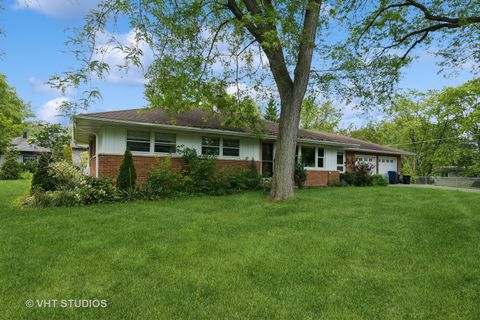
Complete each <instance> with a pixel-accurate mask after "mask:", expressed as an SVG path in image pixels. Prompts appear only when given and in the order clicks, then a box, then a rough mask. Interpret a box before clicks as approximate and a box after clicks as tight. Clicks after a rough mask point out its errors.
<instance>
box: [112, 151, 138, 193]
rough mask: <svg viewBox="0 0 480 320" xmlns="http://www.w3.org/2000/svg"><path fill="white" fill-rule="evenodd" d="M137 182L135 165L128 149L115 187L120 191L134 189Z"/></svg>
mask: <svg viewBox="0 0 480 320" xmlns="http://www.w3.org/2000/svg"><path fill="white" fill-rule="evenodd" d="M136 180H137V173H136V171H135V165H134V164H133V157H132V153H131V152H130V150H129V149H127V150H125V153H124V155H123V159H122V163H121V164H120V170H119V171H118V176H117V181H116V182H117V186H118V187H119V188H120V189H122V190H129V189H135V182H136Z"/></svg>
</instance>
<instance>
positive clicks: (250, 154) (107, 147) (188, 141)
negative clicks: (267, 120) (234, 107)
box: [98, 126, 260, 160]
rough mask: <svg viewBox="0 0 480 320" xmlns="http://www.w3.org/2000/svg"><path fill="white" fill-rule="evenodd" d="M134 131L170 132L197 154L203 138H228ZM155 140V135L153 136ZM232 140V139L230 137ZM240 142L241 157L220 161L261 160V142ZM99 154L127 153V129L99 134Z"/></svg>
mask: <svg viewBox="0 0 480 320" xmlns="http://www.w3.org/2000/svg"><path fill="white" fill-rule="evenodd" d="M131 129H134V130H145V131H149V132H152V133H153V132H170V133H174V134H175V135H176V144H177V147H178V146H181V145H183V146H185V147H188V148H194V149H195V150H197V153H198V154H200V153H201V151H202V137H203V136H208V137H220V138H221V137H227V136H222V135H212V134H202V133H196V132H175V131H168V130H167V131H166V130H156V129H150V128H138V127H137V128H135V127H132V128H131ZM151 136H152V139H153V134H152V135H151ZM230 138H231V137H230ZM239 140H240V156H239V157H222V156H220V157H219V159H238V160H245V159H249V160H250V159H252V158H253V159H255V160H260V141H259V140H258V139H252V138H239ZM98 141H99V142H98V153H99V154H115V155H121V154H123V153H124V152H125V149H126V147H127V128H125V127H113V126H105V127H103V128H102V130H101V131H100V132H99V134H98ZM133 154H141V155H147V156H148V155H150V156H161V155H162V154H159V153H153V152H133Z"/></svg>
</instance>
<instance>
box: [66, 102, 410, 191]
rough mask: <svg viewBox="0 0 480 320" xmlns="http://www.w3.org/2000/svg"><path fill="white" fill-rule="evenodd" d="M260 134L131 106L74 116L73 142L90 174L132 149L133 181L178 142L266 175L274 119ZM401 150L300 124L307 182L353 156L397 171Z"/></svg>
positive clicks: (195, 114) (108, 168) (341, 168)
mask: <svg viewBox="0 0 480 320" xmlns="http://www.w3.org/2000/svg"><path fill="white" fill-rule="evenodd" d="M263 124H264V127H265V128H264V129H265V130H263V132H264V133H263V134H261V135H258V134H255V133H253V132H251V131H250V130H249V129H244V128H236V127H231V126H225V125H222V121H221V116H219V115H216V116H211V115H209V114H207V113H205V112H203V111H200V110H198V109H195V110H192V111H189V112H185V113H181V114H179V115H177V116H176V117H174V118H172V117H170V116H169V115H168V114H167V113H165V112H164V111H163V110H160V109H147V110H141V109H133V110H121V111H110V112H98V113H88V114H80V115H77V116H75V117H74V120H73V125H74V130H73V132H74V141H75V142H76V143H83V144H89V146H90V148H89V150H90V151H89V164H90V175H92V176H96V177H109V178H112V179H115V178H116V176H117V174H118V170H119V167H120V163H121V161H122V157H123V154H124V152H125V150H126V148H127V147H128V148H129V149H130V150H131V152H132V154H133V161H134V165H135V168H136V172H137V183H138V184H142V183H144V182H145V181H146V179H147V174H148V170H149V168H151V167H153V166H154V165H155V164H156V162H157V161H156V158H162V157H168V156H171V157H172V159H173V160H172V163H173V165H174V166H176V167H181V165H182V159H181V158H180V157H179V156H178V155H177V154H176V153H175V152H176V148H177V147H178V146H180V145H183V146H185V147H190V148H195V149H196V150H197V152H198V153H199V154H206V153H213V154H216V155H218V159H217V168H218V169H219V168H222V167H225V166H237V167H248V166H249V165H250V163H251V160H252V159H253V160H254V161H255V163H256V165H257V167H258V169H259V170H260V171H261V173H262V175H264V176H270V175H272V173H273V170H275V164H274V162H273V159H274V154H275V140H276V136H277V132H278V124H276V123H273V122H269V121H264V122H263ZM404 154H408V153H407V152H405V151H402V150H398V149H394V148H390V147H386V146H382V145H378V144H374V143H371V142H367V141H362V140H358V139H354V138H350V137H346V136H341V135H336V134H331V133H324V132H315V131H310V130H303V129H300V130H299V132H298V146H297V156H301V158H302V160H303V161H305V164H306V169H307V181H306V186H326V185H328V184H329V182H331V181H333V180H337V179H339V175H340V173H341V172H345V171H348V170H352V167H353V165H352V164H353V163H354V162H355V161H361V162H368V163H371V164H372V165H373V166H374V168H373V170H372V171H373V173H379V174H386V173H387V172H388V171H396V172H398V173H400V170H401V161H400V158H401V156H402V155H404Z"/></svg>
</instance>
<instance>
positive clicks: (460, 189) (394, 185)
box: [388, 184, 480, 193]
mask: <svg viewBox="0 0 480 320" xmlns="http://www.w3.org/2000/svg"><path fill="white" fill-rule="evenodd" d="M388 186H389V187H395V188H428V189H440V190H456V191H463V192H471V193H480V189H470V188H461V187H446V186H435V185H432V184H389V185H388Z"/></svg>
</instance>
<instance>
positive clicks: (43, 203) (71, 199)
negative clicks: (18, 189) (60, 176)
mask: <svg viewBox="0 0 480 320" xmlns="http://www.w3.org/2000/svg"><path fill="white" fill-rule="evenodd" d="M80 204H81V201H80V198H79V197H78V194H77V193H76V192H74V191H68V190H62V191H35V192H34V193H33V194H32V195H31V196H30V197H28V198H26V199H25V201H24V205H25V206H29V207H42V208H44V207H73V206H77V205H80Z"/></svg>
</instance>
